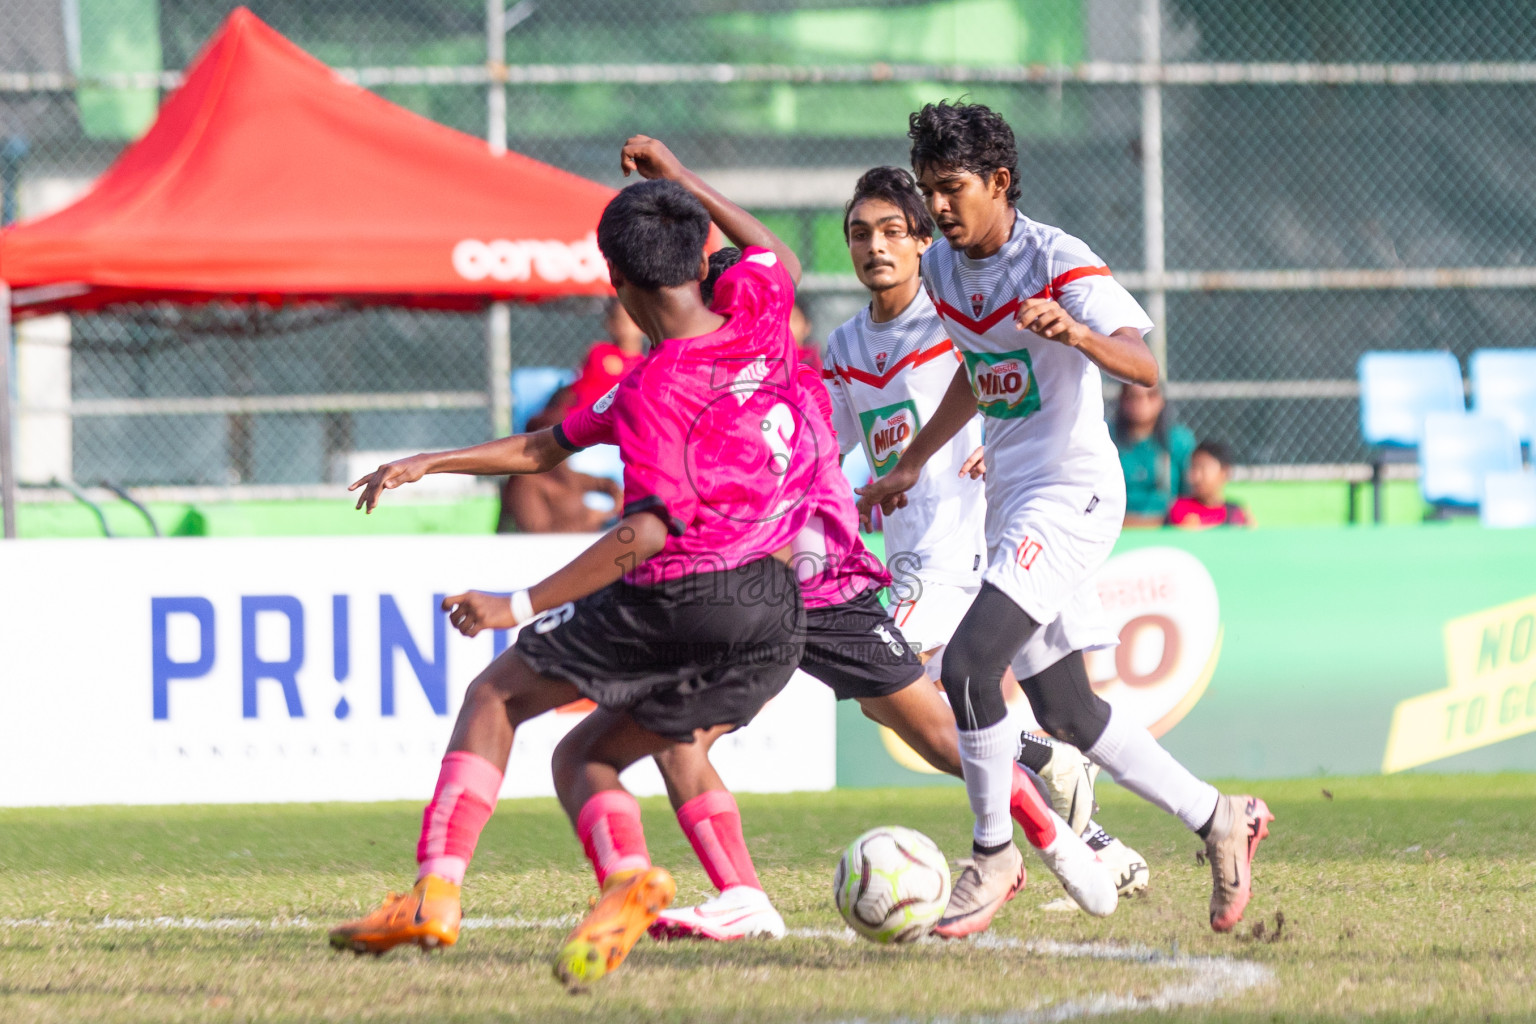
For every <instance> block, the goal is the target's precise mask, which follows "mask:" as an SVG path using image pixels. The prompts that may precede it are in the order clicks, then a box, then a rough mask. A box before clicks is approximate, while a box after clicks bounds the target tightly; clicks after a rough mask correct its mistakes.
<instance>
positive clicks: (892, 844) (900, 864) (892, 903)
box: [832, 825, 949, 942]
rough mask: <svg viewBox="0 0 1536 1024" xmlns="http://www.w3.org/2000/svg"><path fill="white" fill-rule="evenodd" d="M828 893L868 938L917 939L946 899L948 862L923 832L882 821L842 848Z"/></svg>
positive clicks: (928, 926)
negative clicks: (830, 892) (881, 823)
mask: <svg viewBox="0 0 1536 1024" xmlns="http://www.w3.org/2000/svg"><path fill="white" fill-rule="evenodd" d="M832 896H833V899H835V900H836V901H837V909H838V911H839V912H840V913H841V914H842V915H843V920H845V921H847V922H848V925H849V927H851V928H852V929H853V930H854V931H856V932H858V933H859V934H860V935H862V936H864V937H865V938H866V939H869V940H870V941H871V942H916V941H917V940H918V939H920V938H922V937H923V936H924V935H927V934H928V929H930V928H932V927H933V925H934V922H936V921H937V920H938V919H939V918H940V917H941V916H943V914H944V907H945V906H946V905H947V904H948V903H949V862H948V861H947V860H945V859H944V854H943V853H942V852H941V851H940V850H939V848H938V847H937V846H936V845H934V842H933V840H932V839H929V838H928V837H927V836H925V835H923V834H922V833H921V832H915V831H913V830H912V829H910V828H902V827H901V826H900V825H882V826H880V827H879V828H872V829H870V830H869V831H868V832H865V833H864V834H863V835H861V836H859V838H857V839H855V840H854V841H853V842H851V843H849V844H848V848H847V849H846V850H844V851H843V857H842V859H841V860H839V861H838V862H837V875H836V877H835V879H834V880H833V882H832Z"/></svg>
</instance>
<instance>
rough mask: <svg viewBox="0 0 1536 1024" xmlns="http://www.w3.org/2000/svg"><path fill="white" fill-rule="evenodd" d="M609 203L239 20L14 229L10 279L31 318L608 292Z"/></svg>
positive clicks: (601, 190)
mask: <svg viewBox="0 0 1536 1024" xmlns="http://www.w3.org/2000/svg"><path fill="white" fill-rule="evenodd" d="M613 194H614V193H613V190H612V189H610V188H607V187H605V186H603V185H599V184H597V183H595V182H591V181H587V180H586V179H584V178H579V177H577V176H576V175H574V174H569V173H567V172H565V171H561V170H559V169H557V168H554V167H550V166H548V165H547V164H542V163H539V162H538V161H536V160H531V159H529V158H528V157H524V156H520V155H518V154H516V153H507V154H504V155H500V156H497V155H493V154H492V153H491V152H490V151H489V149H488V148H487V146H486V144H485V142H484V140H482V139H476V138H473V137H472V136H469V135H465V134H463V133H461V132H457V131H454V130H453V129H451V128H446V127H444V126H443V125H440V124H437V123H436V122H434V121H429V120H427V119H426V118H424V117H420V116H418V115H416V114H413V113H411V112H410V111H407V110H405V109H403V108H401V107H397V106H395V105H394V104H392V103H390V102H388V101H387V100H384V99H382V98H380V97H379V96H376V95H374V94H373V93H370V92H368V91H367V90H366V89H363V88H361V87H360V86H356V85H352V84H350V83H348V82H346V81H343V80H342V79H341V78H339V77H337V76H336V75H335V74H334V73H333V72H332V71H331V70H330V69H329V68H327V67H326V66H325V65H324V64H322V63H320V62H319V61H317V60H315V59H314V58H313V57H311V56H309V55H308V54H306V53H305V52H304V51H302V50H300V49H299V48H298V47H296V46H294V45H293V44H292V43H290V42H288V40H286V39H284V38H283V37H282V36H280V35H278V33H277V32H275V31H273V30H272V29H271V28H270V27H268V26H267V25H266V24H265V23H263V22H262V21H261V20H260V19H258V18H257V17H256V16H255V15H254V14H252V13H251V12H250V11H248V10H246V9H245V8H243V7H242V8H238V9H236V10H235V11H234V13H232V14H231V15H230V16H229V18H228V19H227V20H226V21H225V22H224V25H223V27H222V28H220V30H219V31H218V33H217V34H215V35H214V37H213V38H212V39H211V40H210V41H209V43H208V45H207V46H206V47H205V48H204V50H203V52H202V53H201V54H200V55H199V56H198V57H197V59H196V60H195V61H194V62H193V63H192V66H191V67H190V68H188V70H187V76H186V80H185V82H184V83H183V84H182V86H181V88H179V89H178V90H177V91H176V92H175V93H174V94H173V95H172V96H171V97H170V98H169V99H168V100H166V102H165V105H164V106H163V107H162V108H161V110H160V114H159V117H158V118H157V119H156V121H155V123H154V125H153V126H152V127H151V128H150V129H149V131H148V132H147V133H146V134H145V135H144V137H143V138H141V139H140V140H139V141H138V142H136V143H134V144H133V145H131V146H129V147H128V148H127V149H126V150H124V152H123V154H122V155H121V156H120V157H119V158H118V160H117V162H116V163H114V164H113V165H112V167H111V168H110V169H108V170H107V172H106V173H105V174H103V175H102V177H101V178H100V179H99V180H98V181H97V182H96V184H95V185H94V187H93V188H92V189H91V191H90V192H89V193H88V194H87V195H85V196H84V197H83V198H82V199H80V200H79V201H78V202H76V203H75V204H73V205H72V206H70V207H68V208H66V209H64V210H61V211H59V212H58V213H55V214H52V215H51V216H47V217H42V218H39V219H37V220H33V221H28V222H25V223H22V224H18V225H16V226H14V227H12V228H10V229H9V230H7V231H5V232H3V233H0V279H3V280H5V282H6V283H7V284H9V285H10V287H11V289H12V291H13V296H12V305H13V307H14V311H15V315H17V316H29V315H34V314H39V313H47V312H56V311H59V310H65V309H69V310H79V309H88V308H94V307H99V306H102V305H105V304H107V303H111V302H117V301H144V300H148V299H165V298H169V299H175V300H191V301H195V300H198V299H206V298H213V297H236V298H250V297H260V296H267V295H271V296H290V297H299V298H306V299H329V298H348V299H354V300H362V301H368V302H388V303H401V304H408V305H425V306H449V307H473V306H477V305H480V304H483V303H486V302H489V301H493V300H496V299H542V298H549V297H552V296H560V295H573V294H580V295H598V294H603V293H605V292H607V291H608V281H607V273H606V270H605V268H604V266H603V261H602V257H601V256H600V255H599V254H598V251H597V245H596V240H595V236H594V231H595V229H596V227H597V219H598V216H599V214H601V212H602V209H603V207H604V206H605V205H606V204H607V202H608V200H609V199H611V198H612V197H613Z"/></svg>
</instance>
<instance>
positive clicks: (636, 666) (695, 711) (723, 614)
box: [515, 558, 805, 741]
mask: <svg viewBox="0 0 1536 1024" xmlns="http://www.w3.org/2000/svg"><path fill="white" fill-rule="evenodd" d="M804 642H805V610H804V608H803V607H802V606H801V603H800V587H799V585H798V584H797V583H796V582H795V575H794V573H793V572H792V571H791V570H790V569H789V568H788V567H787V566H785V565H784V564H783V563H781V562H779V561H778V560H776V559H773V558H761V559H758V560H756V561H753V562H748V563H746V564H745V565H741V566H738V567H737V568H735V569H726V570H721V571H718V572H701V573H693V574H690V575H688V576H682V577H679V578H677V579H673V580H666V581H664V582H662V583H660V584H656V585H654V586H637V585H633V584H629V583H625V582H624V581H623V580H620V581H619V582H617V583H613V584H611V585H609V586H607V587H604V588H603V589H602V590H599V591H597V592H596V593H595V594H590V595H588V596H587V597H584V598H582V599H581V600H579V601H575V602H572V603H570V604H566V605H562V606H561V607H559V608H554V609H551V610H550V611H548V612H546V613H545V614H544V615H543V616H542V617H540V618H538V619H536V620H534V621H533V622H530V623H529V624H528V625H527V626H525V627H523V630H522V632H520V633H519V634H518V637H517V643H516V645H515V649H516V650H517V653H518V654H520V655H522V657H523V658H524V659H525V660H527V662H528V663H529V664H530V665H532V666H533V668H534V670H535V671H537V672H538V673H539V674H541V675H544V676H548V677H549V678H551V679H561V680H565V681H566V682H569V683H571V684H573V685H574V686H575V687H576V689H577V691H578V692H579V693H580V694H581V695H582V696H583V697H586V698H587V699H589V700H591V701H593V702H595V703H596V704H597V705H598V706H599V707H602V708H606V709H608V710H611V711H623V712H628V713H629V715H630V717H632V718H633V719H634V720H635V722H636V723H637V724H639V725H640V726H641V727H643V728H646V729H649V730H650V731H652V732H654V733H658V734H660V735H662V736H666V737H668V738H670V739H676V740H683V741H690V740H692V739H693V732H694V730H695V729H707V728H711V727H713V726H717V725H732V726H736V727H740V726H743V725H746V724H747V723H748V722H750V721H751V720H752V718H753V716H755V715H756V714H757V713H758V711H760V710H762V707H763V705H764V704H767V703H768V701H769V700H771V699H772V698H773V697H774V696H775V695H777V694H778V692H779V691H780V690H782V689H784V686H785V684H786V683H788V682H789V677H790V676H791V675H793V674H794V671H795V666H796V664H798V663H799V661H800V657H801V652H802V650H803V648H804Z"/></svg>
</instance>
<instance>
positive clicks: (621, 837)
mask: <svg viewBox="0 0 1536 1024" xmlns="http://www.w3.org/2000/svg"><path fill="white" fill-rule="evenodd" d="M576 836H577V838H578V839H580V840H581V848H582V849H583V850H585V851H586V852H587V860H589V861H591V862H592V867H593V868H594V869H595V870H596V871H597V884H598V885H599V886H601V885H602V884H603V883H604V882H606V881H607V880H608V876H609V875H611V874H613V873H614V872H615V871H632V870H637V869H640V868H648V867H650V866H651V855H650V852H649V851H647V850H646V848H645V832H644V831H643V830H642V829H641V827H640V804H639V802H638V801H637V800H635V798H634V797H633V796H630V795H629V793H628V792H626V791H624V790H622V789H605V790H602V791H601V792H599V793H594V794H593V795H592V798H591V799H590V800H588V801H587V802H586V803H585V804H583V805H582V807H581V813H580V814H578V815H577V816H576Z"/></svg>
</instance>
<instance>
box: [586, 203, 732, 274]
mask: <svg viewBox="0 0 1536 1024" xmlns="http://www.w3.org/2000/svg"><path fill="white" fill-rule="evenodd" d="M708 237H709V213H708V212H707V211H706V210H705V209H704V204H703V203H701V202H699V201H698V200H697V199H695V198H694V197H693V195H692V194H691V193H690V192H689V191H688V190H687V189H685V188H683V186H681V185H679V184H678V183H677V182H675V181H667V180H666V179H664V178H658V179H656V180H655V181H641V182H637V183H635V184H633V185H631V186H629V187H628V188H626V189H624V190H623V191H622V192H620V193H619V194H618V195H616V196H614V197H613V199H612V200H611V201H610V202H609V203H608V206H607V207H606V208H605V209H604V210H603V216H602V218H601V219H599V220H598V222H597V247H598V248H599V249H601V250H602V253H603V257H604V258H605V259H607V260H608V262H609V263H612V264H613V266H614V268H615V269H617V270H618V272H619V273H620V274H623V275H624V279H625V280H626V281H629V282H630V283H631V284H634V285H635V286H636V287H639V288H645V289H648V290H655V289H657V288H676V287H677V286H678V285H683V284H687V283H688V282H689V281H693V280H696V279H697V278H698V274H699V257H700V256H701V255H703V253H704V241H705V239H706V238H708Z"/></svg>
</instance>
